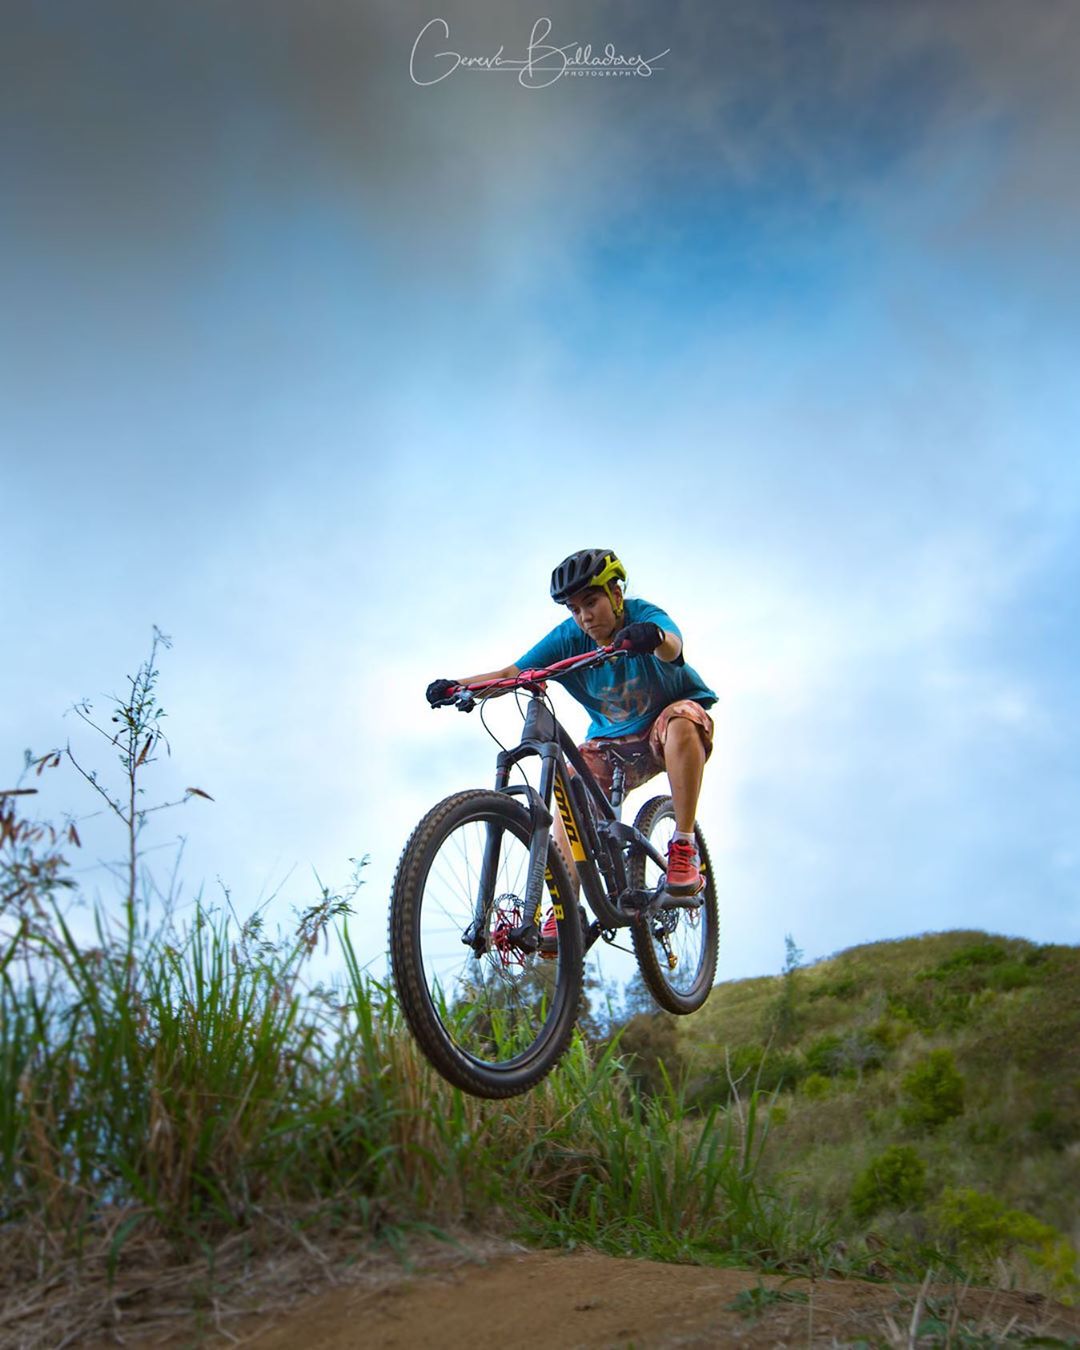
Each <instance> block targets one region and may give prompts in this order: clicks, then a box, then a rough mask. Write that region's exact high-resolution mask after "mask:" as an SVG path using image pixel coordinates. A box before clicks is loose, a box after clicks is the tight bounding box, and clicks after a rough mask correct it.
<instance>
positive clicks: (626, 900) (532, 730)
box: [447, 647, 702, 951]
mask: <svg viewBox="0 0 1080 1350" xmlns="http://www.w3.org/2000/svg"><path fill="white" fill-rule="evenodd" d="M622 654H623V653H622V652H621V651H620V650H619V649H617V648H612V647H606V648H600V649H599V650H598V651H596V652H590V653H586V654H585V655H584V656H575V657H570V658H569V659H567V660H565V661H559V662H557V663H556V664H554V665H552V666H546V667H544V668H543V669H540V670H527V671H522V672H521V673H520V674H519V675H516V676H514V677H512V678H509V679H500V680H486V681H480V682H477V683H474V684H471V685H465V686H462V687H461V688H460V689H459V690H458V691H457V692H456V693H455V694H454V695H453V696H452V697H451V698H449V699H448V700H447V701H448V702H454V703H456V704H457V706H458V707H459V708H461V709H462V710H463V711H469V710H470V709H471V708H472V707H474V706H475V703H476V700H477V699H478V698H481V699H482V698H486V697H492V696H494V695H497V694H503V693H509V692H511V691H512V690H522V689H524V690H528V692H529V694H530V699H529V706H528V708H527V710H526V713H525V724H524V726H523V728H522V733H521V740H520V741H519V743H518V744H517V745H516V746H515V747H514V748H513V749H511V750H502V751H500V753H499V755H498V758H497V760H496V771H495V789H496V791H497V792H505V793H507V794H508V795H511V796H521V797H524V798H525V800H526V803H527V805H528V808H529V814H530V817H531V824H532V833H531V836H530V840H529V868H528V874H527V881H526V889H525V897H524V900H525V903H524V912H525V916H526V917H525V922H524V923H523V924H522V925H521V926H520V927H519V928H517V929H515V930H514V931H513V933H512V938H513V940H514V941H515V942H516V943H517V945H519V946H520V947H521V948H522V949H523V950H533V951H535V950H536V949H537V947H539V945H540V937H539V931H540V919H541V912H542V905H543V897H544V888H545V885H546V886H547V888H548V890H549V891H550V892H551V898H552V902H553V907H554V909H555V916H556V918H557V919H561V918H563V917H564V914H563V912H562V909H563V907H562V903H561V901H562V897H561V896H559V895H557V894H556V893H555V891H554V878H553V876H552V875H551V871H550V869H549V867H548V865H547V857H548V849H549V845H550V840H551V827H552V824H553V823H554V815H553V814H552V801H553V800H554V803H555V806H556V809H557V810H558V812H559V815H560V817H561V818H562V822H563V827H564V829H565V831H566V837H567V840H568V842H569V844H570V851H571V855H572V858H573V863H574V866H575V867H576V869H577V874H578V877H579V878H580V881H581V889H582V892H583V894H584V896H585V899H586V901H587V902H588V905H589V908H590V909H591V910H592V912H593V914H594V915H595V916H596V918H595V919H594V920H593V922H592V924H591V925H590V926H589V929H588V932H587V935H586V939H585V949H586V951H587V950H588V949H589V948H590V947H591V946H592V945H593V943H594V942H596V940H597V939H598V938H599V937H601V936H605V937H610V936H613V934H614V931H615V930H616V929H619V928H625V927H627V926H628V925H630V924H631V923H633V922H634V921H635V920H636V919H639V918H641V917H643V916H648V915H650V914H651V913H655V912H656V911H658V910H661V909H676V908H678V909H695V908H698V907H700V905H701V903H702V902H701V899H700V898H699V897H689V898H682V897H676V896H671V895H668V893H667V892H666V890H665V889H664V877H663V873H664V871H665V869H666V866H667V862H666V860H665V858H664V857H663V855H662V854H660V853H659V851H658V850H657V849H656V848H655V847H654V845H653V844H652V843H651V842H650V841H649V840H648V839H647V838H646V837H645V835H643V834H642V833H641V831H640V830H638V829H636V828H635V827H634V826H632V825H627V824H625V823H624V822H623V821H622V819H621V810H622V803H623V798H624V795H625V794H624V790H623V789H624V785H625V767H624V765H623V764H622V763H621V762H619V760H618V759H617V758H616V763H615V766H614V772H613V775H612V794H611V798H610V799H609V798H608V796H607V795H606V794H605V792H604V790H603V788H601V786H600V784H599V783H598V782H597V781H596V779H595V777H594V776H593V774H592V773H591V772H590V770H589V767H588V765H587V764H586V763H585V760H584V759H583V758H582V756H581V753H580V751H579V750H578V748H577V746H576V745H575V744H574V742H573V741H572V740H571V738H570V736H569V735H568V733H567V732H566V730H565V728H564V727H563V726H562V724H561V723H560V722H559V720H558V719H557V718H556V716H555V714H554V713H553V712H552V710H551V708H550V707H549V706H548V704H547V701H546V697H545V694H546V680H547V679H548V678H551V677H553V676H556V675H559V674H565V673H567V672H568V671H570V670H581V669H586V668H588V667H590V666H594V665H600V664H602V663H603V662H604V661H609V660H612V659H614V658H616V657H618V656H621V655H622ZM531 756H538V757H539V759H540V786H539V789H536V788H534V787H533V786H532V785H531V784H529V783H525V784H521V785H518V784H514V785H511V783H510V771H511V769H512V768H513V767H514V765H515V764H517V763H519V761H521V760H523V759H526V758H529V757H531ZM571 769H572V770H573V773H571V772H570V770H571ZM590 808H591V809H590ZM500 838H501V834H500V831H499V830H498V829H497V828H495V827H494V826H490V827H489V829H488V837H487V842H486V845H485V849H484V859H483V863H482V865H481V869H480V878H479V884H478V886H477V895H476V909H475V912H474V917H473V922H472V923H471V924H470V926H469V929H468V931H467V933H466V935H465V937H464V939H463V940H464V941H466V942H467V943H468V944H469V945H472V946H473V947H474V948H477V947H478V946H479V948H481V949H482V947H483V945H484V944H485V943H486V940H487V939H486V933H487V916H488V914H489V913H490V911H491V906H492V904H493V902H494V898H495V882H496V877H497V874H498V867H499V845H500ZM628 851H629V852H635V851H639V852H641V853H644V854H646V855H647V856H648V857H650V858H651V859H652V860H653V862H655V863H656V865H657V867H658V868H659V869H660V872H661V879H660V881H659V883H658V884H657V886H656V888H655V889H653V890H644V891H636V890H631V889H630V887H629V884H628V880H627V874H626V857H627V852H628ZM530 916H531V917H530Z"/></svg>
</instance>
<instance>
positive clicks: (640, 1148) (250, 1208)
mask: <svg viewBox="0 0 1080 1350" xmlns="http://www.w3.org/2000/svg"><path fill="white" fill-rule="evenodd" d="M339 940H340V943H341V951H342V954H343V957H344V961H345V965H346V969H347V972H348V979H347V981H346V982H345V983H343V984H342V985H341V986H340V987H339V988H337V989H335V990H332V991H325V990H323V991H312V990H308V989H305V988H304V986H303V981H302V973H303V967H304V963H305V960H306V956H307V954H308V951H309V949H310V944H309V942H307V941H305V940H303V939H301V938H297V939H295V940H292V941H291V942H287V943H283V944H277V945H275V944H270V943H267V942H265V941H263V940H262V939H261V936H260V935H259V934H258V933H257V932H256V931H253V930H248V931H246V932H245V931H241V930H237V929H236V926H235V925H234V924H233V923H232V922H231V921H230V920H229V919H228V918H226V917H224V916H222V915H220V914H219V915H210V914H207V913H205V912H203V911H201V910H200V911H198V912H197V913H196V916H195V918H194V920H193V921H192V922H191V923H190V924H188V925H187V926H185V927H183V928H176V927H175V926H173V925H172V924H164V925H163V926H162V927H161V928H160V929H159V930H158V931H155V932H150V931H147V929H146V928H145V926H139V925H136V927H135V928H134V930H130V929H122V930H120V931H117V932H111V931H110V929H109V928H108V926H107V924H106V923H105V920H104V918H103V917H101V916H99V919H98V924H97V933H96V938H95V941H94V943H93V945H92V946H89V947H88V946H86V945H83V944H80V942H79V941H78V940H77V938H76V936H75V935H74V933H73V931H72V929H71V928H70V926H69V924H68V923H67V921H66V919H65V917H64V914H63V912H62V910H61V909H60V908H59V906H55V905H54V906H53V907H51V908H49V907H48V905H47V906H46V907H45V909H43V911H42V915H41V916H40V917H39V920H38V923H37V928H36V931H35V932H34V933H33V934H26V933H24V934H23V935H22V936H21V937H20V938H19V939H18V943H17V944H16V945H17V952H16V953H15V954H14V955H13V954H12V953H11V952H10V951H9V955H8V960H7V962H6V966H5V968H4V969H3V972H2V974H0V1028H2V1030H0V1112H2V1115H0V1144H2V1151H0V1223H2V1225H3V1228H2V1232H3V1237H2V1239H0V1242H2V1245H3V1248H4V1258H5V1266H6V1268H7V1269H8V1270H9V1271H10V1272H11V1273H12V1274H13V1275H14V1274H16V1273H17V1272H21V1273H22V1274H23V1275H24V1276H25V1275H26V1274H28V1273H29V1272H30V1270H31V1268H33V1267H34V1266H35V1265H38V1264H39V1263H40V1251H41V1240H42V1235H43V1234H46V1233H47V1234H48V1240H49V1244H50V1246H51V1247H52V1249H53V1250H54V1251H55V1252H56V1254H57V1255H58V1256H60V1255H65V1256H66V1255H70V1254H72V1253H79V1252H82V1253H85V1254H86V1255H87V1257H88V1259H93V1260H95V1261H102V1260H104V1261H106V1262H107V1263H108V1265H109V1267H110V1269H115V1268H116V1267H117V1266H118V1264H120V1263H121V1262H122V1260H123V1256H124V1251H125V1248H126V1247H127V1246H128V1245H129V1244H132V1243H136V1242H137V1241H138V1240H139V1239H140V1238H141V1237H153V1238H154V1239H155V1240H160V1239H161V1238H165V1239H167V1240H168V1241H169V1242H170V1243H171V1244H172V1246H173V1248H174V1250H175V1251H176V1252H177V1254H178V1255H183V1254H185V1253H191V1252H193V1251H194V1252H197V1251H199V1250H203V1249H206V1248H208V1247H210V1246H212V1245H213V1244H214V1243H215V1242H219V1241H221V1240H222V1239H223V1238H224V1237H226V1236H228V1235H229V1234H230V1233H235V1232H237V1231H242V1230H243V1229H244V1228H245V1227H247V1226H251V1225H252V1224H254V1223H255V1222H256V1221H257V1220H258V1218H259V1216H261V1215H265V1214H267V1213H273V1214H275V1215H278V1216H280V1215H283V1214H284V1215H288V1214H295V1215H298V1216H299V1215H303V1216H304V1222H305V1223H311V1222H313V1221H315V1220H313V1217H312V1216H313V1215H314V1216H318V1215H321V1216H322V1217H323V1219H325V1220H327V1221H331V1220H336V1221H339V1222H343V1221H345V1219H346V1218H347V1220H348V1221H349V1222H350V1223H352V1224H354V1225H356V1224H359V1225H361V1226H362V1227H366V1228H367V1230H368V1231H369V1232H370V1233H371V1234H372V1235H373V1236H377V1235H379V1234H382V1235H384V1236H385V1235H387V1234H388V1233H395V1232H397V1233H400V1232H404V1231H406V1230H408V1228H409V1227H410V1226H422V1227H425V1228H430V1227H432V1226H435V1227H437V1226H439V1225H457V1224H462V1223H465V1224H470V1223H471V1224H473V1225H477V1226H481V1227H489V1228H491V1227H496V1228H498V1227H501V1228H502V1229H504V1230H506V1229H507V1228H510V1229H513V1230H515V1231H516V1232H518V1233H519V1234H521V1235H523V1236H526V1237H528V1238H529V1239H530V1240H532V1241H535V1242H539V1243H544V1244H558V1245H566V1244H573V1243H587V1244H588V1245H590V1246H592V1247H597V1248H600V1249H602V1250H608V1251H614V1252H628V1251H629V1252H634V1253H639V1254H643V1255H651V1256H656V1257H661V1258H667V1259H683V1260H686V1259H696V1260H729V1261H738V1262H747V1261H752V1262H757V1263H760V1264H775V1263H780V1262H785V1261H799V1260H812V1259H814V1258H815V1254H816V1253H817V1252H818V1249H819V1248H820V1246H821V1244H822V1242H823V1241H824V1239H825V1236H826V1235H825V1234H824V1233H823V1232H821V1231H819V1230H818V1229H817V1228H816V1227H815V1225H813V1224H811V1223H808V1222H807V1221H805V1220H803V1219H801V1218H800V1216H799V1214H798V1213H797V1212H796V1211H795V1210H794V1209H793V1207H792V1206H791V1205H790V1204H787V1203H785V1202H784V1201H782V1200H781V1199H779V1198H778V1197H777V1196H776V1195H774V1194H772V1193H770V1192H769V1191H768V1190H767V1189H765V1188H763V1187H762V1186H761V1185H760V1184H759V1181H758V1176H759V1170H760V1162H761V1156H762V1149H763V1147H764V1145H765V1138H766V1133H767V1131H766V1129H765V1126H764V1122H763V1119H762V1115H761V1113H760V1111H759V1106H758V1101H757V1099H756V1098H753V1097H751V1098H750V1099H749V1100H748V1101H747V1102H745V1103H738V1104H736V1106H734V1107H732V1108H731V1109H730V1110H726V1111H720V1110H714V1111H712V1112H710V1113H708V1114H707V1115H705V1116H691V1115H689V1114H688V1113H687V1111H686V1108H685V1106H684V1105H683V1102H682V1099H681V1097H680V1095H679V1093H677V1092H676V1091H674V1090H671V1091H670V1092H669V1093H667V1094H666V1095H665V1096H664V1097H657V1098H651V1099H647V1098H643V1097H641V1096H640V1095H638V1094H637V1093H636V1092H635V1091H634V1089H633V1087H632V1085H631V1082H630V1080H629V1078H628V1077H627V1075H626V1073H625V1072H624V1070H623V1068H622V1066H621V1064H620V1062H619V1060H618V1058H617V1055H616V1052H615V1050H614V1049H613V1048H612V1049H609V1050H608V1051H606V1052H601V1053H594V1052H592V1051H590V1049H589V1047H588V1046H587V1045H586V1044H585V1042H584V1041H582V1040H581V1039H578V1040H577V1041H576V1042H575V1044H574V1046H573V1048H572V1050H571V1052H570V1054H569V1055H568V1057H567V1059H566V1061H565V1063H564V1064H563V1066H562V1067H561V1068H560V1070H559V1071H558V1072H557V1073H556V1074H555V1075H554V1076H553V1077H552V1078H550V1079H549V1080H547V1081H546V1082H545V1083H544V1084H542V1085H541V1087H540V1088H538V1089H537V1090H535V1091H534V1092H532V1093H531V1094H529V1095H528V1096H527V1097H524V1098H520V1099H516V1100H512V1101H509V1102H502V1103H492V1102H481V1101H478V1100H475V1099H472V1098H469V1097H467V1096H464V1095H463V1094H462V1093H460V1092H459V1091H457V1090H456V1089H452V1088H450V1087H449V1086H448V1085H447V1084H446V1083H444V1082H443V1081H442V1079H440V1078H439V1077H438V1076H437V1075H436V1074H435V1073H434V1072H433V1071H432V1070H431V1069H430V1068H429V1066H428V1065H427V1064H426V1062H425V1061H424V1060H423V1058H422V1056H421V1055H420V1054H419V1052H418V1050H417V1048H416V1046H415V1044H414V1043H413V1041H412V1039H411V1037H410V1036H409V1035H408V1034H407V1033H406V1031H405V1029H404V1027H403V1026H402V1023H401V1019H400V1016H399V1013H398V1010H397V1007H396V1005H395V1002H394V999H393V996H392V994H391V992H390V991H389V990H388V989H386V988H385V987H383V986H381V985H379V984H377V983H374V982H373V981H371V980H370V979H368V978H366V977H365V976H364V975H363V973H362V972H361V970H360V969H359V966H358V963H357V960H356V956H355V953H354V951H353V948H352V946H351V943H350V940H349V934H348V927H347V923H343V924H342V925H341V926H340V931H339Z"/></svg>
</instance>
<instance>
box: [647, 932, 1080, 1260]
mask: <svg viewBox="0 0 1080 1350" xmlns="http://www.w3.org/2000/svg"><path fill="white" fill-rule="evenodd" d="M623 1044H624V1049H625V1050H627V1051H629V1052H632V1053H634V1054H635V1055H636V1056H637V1058H636V1060H635V1061H632V1062H633V1063H635V1065H636V1068H637V1071H638V1072H639V1074H641V1075H642V1077H643V1079H644V1081H645V1083H646V1086H652V1087H653V1089H654V1090H655V1089H656V1087H657V1081H656V1079H657V1074H656V1071H655V1068H654V1067H653V1066H654V1065H655V1061H656V1059H657V1058H658V1057H659V1058H663V1059H664V1060H665V1064H666V1067H667V1068H668V1070H669V1071H671V1070H673V1069H674V1070H675V1072H676V1073H677V1075H678V1076H679V1077H680V1078H681V1080H682V1082H683V1084H684V1086H685V1091H686V1093H687V1097H688V1100H689V1101H690V1102H692V1103H695V1104H697V1105H698V1106H700V1107H705V1106H708V1105H710V1104H713V1103H726V1102H729V1101H731V1100H732V1099H734V1098H735V1097H736V1096H739V1097H741V1098H743V1099H745V1098H746V1097H747V1096H748V1095H749V1093H750V1091H751V1090H752V1088H753V1086H754V1085H755V1084H757V1085H758V1086H759V1088H762V1089H766V1090H768V1091H769V1092H770V1093H775V1097H774V1100H773V1105H772V1108H771V1112H770V1120H771V1130H770V1137H769V1142H768V1146H767V1148H766V1149H765V1152H764V1155H763V1160H762V1166H763V1176H764V1177H765V1179H766V1180H767V1181H768V1182H771V1183H772V1184H773V1185H775V1186H777V1187H782V1189H783V1190H784V1191H785V1192H786V1193H788V1194H789V1195H790V1194H794V1195H795V1196H796V1197H797V1199H798V1201H799V1203H800V1204H801V1205H802V1206H805V1207H807V1208H810V1209H816V1210H818V1211H819V1212H820V1213H821V1214H822V1215H823V1216H826V1217H827V1218H828V1219H829V1220H831V1221H833V1222H835V1223H836V1224H837V1225H838V1226H839V1229H840V1231H841V1232H843V1234H844V1235H845V1239H846V1240H847V1241H848V1242H852V1241H856V1242H865V1240H866V1236H867V1234H868V1233H869V1234H870V1238H871V1243H870V1245H871V1246H874V1245H875V1241H877V1242H878V1243H880V1241H881V1240H882V1239H884V1240H885V1241H887V1243H888V1245H889V1246H890V1247H895V1246H898V1245H899V1246H901V1247H903V1246H906V1247H908V1248H910V1247H912V1246H913V1245H915V1244H918V1243H924V1242H927V1241H929V1240H931V1239H932V1238H934V1237H935V1236H937V1237H940V1236H941V1233H942V1232H943V1231H946V1232H949V1233H951V1234H952V1235H953V1237H954V1238H955V1239H956V1241H955V1242H954V1246H957V1247H959V1248H961V1249H967V1250H968V1253H969V1254H971V1251H972V1249H973V1248H976V1247H979V1246H980V1244H981V1247H982V1254H983V1256H984V1257H986V1258H987V1260H989V1259H990V1256H991V1255H993V1256H994V1257H995V1258H996V1257H997V1256H998V1255H1000V1254H1001V1253H1002V1252H1003V1251H1005V1250H1006V1249H1008V1248H1009V1247H1010V1245H1011V1244H1010V1240H1009V1236H1008V1235H1009V1233H1010V1232H1011V1231H1013V1230H1016V1229H1022V1228H1024V1227H1025V1222H1026V1228H1027V1231H1029V1232H1031V1233H1034V1232H1035V1231H1037V1230H1036V1228H1034V1227H1032V1225H1038V1224H1042V1225H1047V1226H1049V1227H1050V1228H1052V1229H1053V1230H1055V1232H1056V1233H1057V1234H1060V1235H1064V1236H1067V1237H1068V1238H1069V1239H1071V1241H1072V1243H1073V1244H1074V1245H1075V1244H1076V1243H1077V1241H1078V1239H1080V1199H1078V1197H1080V949H1078V948H1076V947H1066V946H1037V945H1034V944H1032V943H1030V942H1026V941H1023V940H1020V939H1016V938H1004V937H997V936H992V935H989V934H986V933H981V932H950V933H937V934H928V935H924V936H922V937H915V938H907V939H903V940H899V941H893V942H878V943H872V944H869V945H867V946H862V947H855V948H852V949H851V950H849V951H844V952H841V953H839V954H837V955H836V956H833V957H831V958H830V959H828V960H824V961H820V962H817V963H816V964H814V965H812V966H809V967H798V966H797V965H795V964H792V963H791V962H789V968H788V969H787V971H786V973H785V974H783V975H778V976H775V977H768V978H759V979H750V980H739V981H734V982H732V983H728V984H722V985H719V986H717V988H716V989H714V991H713V993H712V994H711V996H710V998H709V1001H708V1003H707V1004H706V1005H705V1007H704V1008H703V1009H702V1010H701V1012H700V1013H698V1014H696V1015H695V1016H694V1017H690V1018H686V1019H682V1020H679V1019H673V1018H672V1019H668V1018H666V1015H665V1014H656V1015H655V1016H653V1017H638V1018H636V1019H634V1020H633V1021H632V1022H631V1023H630V1024H629V1025H628V1026H627V1028H626V1029H625V1032H624V1042H623ZM1010 1215H1011V1216H1012V1217H1007V1216H1010ZM1044 1237H1045V1234H1044ZM998 1239H1000V1240H998ZM1047 1240H1048V1241H1049V1239H1047ZM1051 1245H1052V1244H1051ZM1046 1259H1047V1260H1050V1259H1052V1258H1051V1257H1050V1256H1049V1255H1047V1257H1046ZM1053 1259H1056V1260H1059V1261H1061V1260H1064V1257H1063V1255H1062V1251H1061V1250H1060V1249H1059V1250H1058V1255H1057V1257H1056V1258H1053Z"/></svg>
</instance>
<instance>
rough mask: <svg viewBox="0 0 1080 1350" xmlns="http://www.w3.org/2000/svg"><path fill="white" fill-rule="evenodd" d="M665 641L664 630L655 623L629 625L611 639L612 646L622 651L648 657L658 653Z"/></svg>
mask: <svg viewBox="0 0 1080 1350" xmlns="http://www.w3.org/2000/svg"><path fill="white" fill-rule="evenodd" d="M663 640H664V630H663V629H662V628H661V627H660V625H659V624H655V623H628V624H627V625H626V627H625V628H620V629H619V631H618V632H617V633H616V634H615V636H614V637H613V638H612V639H611V645H612V646H613V647H616V648H618V649H619V650H620V651H624V652H633V653H634V654H636V655H638V656H647V655H648V654H649V653H650V652H654V651H656V649H657V647H659V646H660V644H661V642H663Z"/></svg>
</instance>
